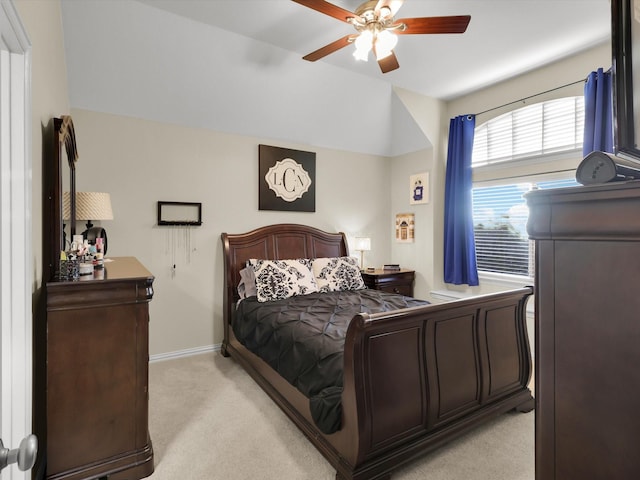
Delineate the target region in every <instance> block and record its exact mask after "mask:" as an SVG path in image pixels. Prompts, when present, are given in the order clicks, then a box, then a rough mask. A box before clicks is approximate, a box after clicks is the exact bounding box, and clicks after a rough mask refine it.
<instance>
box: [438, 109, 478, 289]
mask: <svg viewBox="0 0 640 480" xmlns="http://www.w3.org/2000/svg"><path fill="white" fill-rule="evenodd" d="M475 126H476V117H475V115H462V116H459V117H456V118H452V119H451V121H450V123H449V151H448V154H447V176H446V183H445V194H444V195H445V196H444V281H445V282H446V283H452V284H455V285H461V284H467V285H470V286H474V285H478V268H477V265H476V242H475V237H474V235H473V211H472V196H471V193H472V192H471V189H472V187H473V185H472V179H471V153H472V151H473V135H474V130H475Z"/></svg>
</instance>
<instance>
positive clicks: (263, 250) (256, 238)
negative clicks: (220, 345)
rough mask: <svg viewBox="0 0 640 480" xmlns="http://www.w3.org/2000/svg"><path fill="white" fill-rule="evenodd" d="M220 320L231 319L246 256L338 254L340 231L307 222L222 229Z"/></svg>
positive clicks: (341, 252) (342, 249)
mask: <svg viewBox="0 0 640 480" xmlns="http://www.w3.org/2000/svg"><path fill="white" fill-rule="evenodd" d="M222 246H223V255H224V322H225V336H226V328H227V327H226V326H227V325H228V324H229V321H230V319H231V307H232V306H233V305H234V304H235V302H236V301H237V300H238V298H239V297H238V292H237V287H238V283H239V282H240V270H242V269H243V268H244V267H245V266H246V262H247V260H248V259H250V258H260V259H268V260H282V259H288V258H318V257H341V256H345V255H349V249H348V247H347V240H346V237H345V235H344V233H342V232H340V233H329V232H325V231H322V230H318V229H317V228H314V227H309V226H307V225H297V224H292V223H280V224H275V225H268V226H266V227H261V228H256V229H255V230H252V231H250V232H247V233H237V234H231V233H223V234H222Z"/></svg>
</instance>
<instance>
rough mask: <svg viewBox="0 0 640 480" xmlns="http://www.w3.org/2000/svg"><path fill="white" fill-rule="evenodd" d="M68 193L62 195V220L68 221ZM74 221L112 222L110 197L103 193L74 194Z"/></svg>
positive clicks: (69, 208)
mask: <svg viewBox="0 0 640 480" xmlns="http://www.w3.org/2000/svg"><path fill="white" fill-rule="evenodd" d="M69 198H70V194H69V192H63V194H62V218H63V219H64V220H69V217H70V216H71V212H70V210H71V206H70V202H69ZM76 220H113V210H112V209H111V195H109V194H108V193H103V192H76Z"/></svg>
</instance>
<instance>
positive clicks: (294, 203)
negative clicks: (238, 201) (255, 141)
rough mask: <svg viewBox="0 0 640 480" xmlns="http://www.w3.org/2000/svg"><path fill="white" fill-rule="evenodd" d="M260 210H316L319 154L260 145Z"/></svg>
mask: <svg viewBox="0 0 640 480" xmlns="http://www.w3.org/2000/svg"><path fill="white" fill-rule="evenodd" d="M258 170H259V174H258V185H259V187H258V196H259V200H258V202H259V209H260V210H283V211H290V212H315V211H316V154H315V152H305V151H302V150H292V149H290V148H280V147H272V146H269V145H260V146H259V169H258Z"/></svg>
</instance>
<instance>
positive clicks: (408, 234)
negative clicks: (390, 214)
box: [396, 213, 415, 243]
mask: <svg viewBox="0 0 640 480" xmlns="http://www.w3.org/2000/svg"><path fill="white" fill-rule="evenodd" d="M414 241H415V217H414V215H413V213H398V214H397V215H396V242H397V243H413V242H414Z"/></svg>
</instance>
